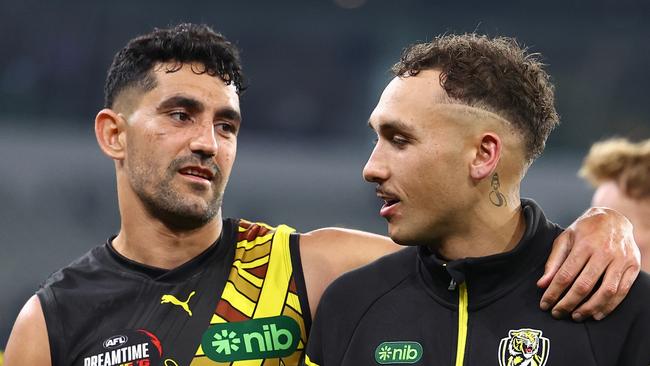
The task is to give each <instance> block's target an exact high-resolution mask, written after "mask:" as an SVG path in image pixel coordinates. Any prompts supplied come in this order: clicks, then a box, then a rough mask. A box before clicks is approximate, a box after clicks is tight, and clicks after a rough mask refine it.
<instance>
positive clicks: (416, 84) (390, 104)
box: [371, 70, 447, 122]
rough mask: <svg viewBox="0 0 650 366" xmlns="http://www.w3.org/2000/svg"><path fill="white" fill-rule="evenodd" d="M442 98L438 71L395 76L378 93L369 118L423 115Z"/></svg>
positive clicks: (444, 94)
mask: <svg viewBox="0 0 650 366" xmlns="http://www.w3.org/2000/svg"><path fill="white" fill-rule="evenodd" d="M446 100H447V94H446V92H445V91H444V89H443V88H442V87H441V86H440V72H439V71H436V70H423V71H421V72H420V73H418V74H417V75H415V76H407V77H395V78H394V79H393V80H391V82H390V83H389V84H388V86H386V89H384V91H383V93H382V94H381V98H380V99H379V103H378V104H377V107H376V108H375V110H374V111H373V113H372V116H371V121H377V122H380V121H381V120H385V119H387V120H395V119H397V115H399V116H401V118H405V117H408V116H413V117H415V116H417V115H422V114H426V113H429V112H433V109H434V108H435V107H436V106H437V105H440V104H441V103H443V102H444V101H446Z"/></svg>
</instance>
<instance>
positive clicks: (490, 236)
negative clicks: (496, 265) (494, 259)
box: [436, 195, 526, 260]
mask: <svg viewBox="0 0 650 366" xmlns="http://www.w3.org/2000/svg"><path fill="white" fill-rule="evenodd" d="M483 201H485V202H483ZM483 201H482V203H481V204H478V205H477V206H476V207H473V208H472V210H471V211H470V212H469V213H468V214H467V215H466V216H464V217H463V220H464V221H463V225H462V226H463V227H464V228H465V229H466V230H464V231H462V230H458V231H456V232H454V233H452V234H450V235H446V236H445V237H443V238H440V240H439V241H438V244H437V245H436V249H437V251H438V253H440V255H441V256H442V257H444V258H446V259H448V260H456V259H462V258H468V257H485V256H489V255H493V254H498V253H504V252H507V251H510V250H512V249H514V248H515V247H516V246H517V243H519V241H520V240H521V238H522V237H523V235H524V231H525V230H526V221H525V219H524V216H523V213H522V211H521V203H520V201H519V196H518V195H517V197H516V199H515V197H508V204H507V205H505V206H501V207H496V206H494V205H493V204H492V203H491V202H490V201H489V200H483Z"/></svg>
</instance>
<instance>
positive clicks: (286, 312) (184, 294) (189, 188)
mask: <svg viewBox="0 0 650 366" xmlns="http://www.w3.org/2000/svg"><path fill="white" fill-rule="evenodd" d="M242 80H243V77H242V73H241V66H240V63H239V57H238V53H237V50H236V49H235V48H234V46H233V45H232V44H230V43H229V42H228V41H226V40H225V39H224V38H223V37H222V36H221V35H219V34H216V33H215V32H213V31H212V30H211V29H210V28H208V27H206V26H196V25H191V24H182V25H179V26H177V27H174V28H171V29H161V30H155V31H154V32H152V33H150V34H146V35H143V36H140V37H138V38H135V39H133V40H132V41H130V42H129V43H128V44H127V46H126V47H125V48H124V49H123V50H121V51H120V52H119V53H118V54H117V55H116V56H115V59H114V61H113V64H112V66H111V68H110V70H109V72H108V77H107V82H106V86H105V94H106V103H105V109H103V110H101V111H100V112H99V113H98V114H97V117H96V119H95V132H96V137H97V141H98V143H99V146H100V148H101V149H102V151H103V152H104V153H105V154H106V155H107V156H108V157H109V158H111V159H112V160H113V161H114V162H115V171H116V177H117V193H118V201H119V209H120V217H121V227H120V231H119V232H118V234H117V235H116V236H114V237H111V238H109V239H108V241H107V242H106V243H105V244H104V245H101V246H99V247H97V248H95V249H93V250H91V251H90V252H89V253H87V254H86V255H84V256H83V257H81V258H80V259H78V260H76V261H75V262H73V263H72V264H71V265H69V266H68V267H66V268H64V269H62V270H60V271H58V272H57V273H55V274H54V275H52V276H51V277H50V278H49V279H48V280H47V281H46V283H45V284H44V286H43V287H42V288H41V289H40V290H39V291H38V292H37V295H36V296H34V297H32V298H31V299H30V300H29V301H28V303H27V304H26V306H25V307H24V309H23V310H22V311H21V314H20V315H19V317H18V319H17V321H16V325H15V327H14V330H13V332H12V336H11V338H10V341H9V345H8V349H7V355H6V362H7V366H13V365H50V364H54V365H83V366H105V365H123V364H128V365H149V364H156V365H158V364H160V365H166V366H170V365H212V364H234V365H243V364H246V365H254V364H255V365H261V364H266V365H268V364H275V365H278V364H283V365H296V364H298V362H299V359H300V357H301V356H302V354H303V350H304V347H305V344H306V341H307V334H308V331H309V328H310V322H311V315H310V314H311V313H312V312H313V309H314V307H315V306H316V305H317V304H318V302H319V299H320V295H321V294H322V292H323V290H324V288H325V287H326V286H327V285H328V284H329V283H330V282H331V281H332V280H333V279H334V278H336V277H337V276H338V275H340V274H341V273H343V272H346V271H348V270H350V269H352V268H356V267H358V266H360V265H362V264H365V263H368V262H370V261H371V260H374V259H376V258H378V257H380V256H382V255H384V254H387V253H390V252H393V251H395V250H397V249H398V246H396V245H395V244H393V243H392V242H391V241H390V240H389V239H388V238H384V237H381V236H377V235H373V234H368V233H363V232H358V231H352V230H344V229H333V228H330V229H322V230H317V231H314V232H310V233H306V234H300V235H298V234H295V233H294V230H293V229H291V228H289V227H287V226H284V225H281V226H278V227H271V226H268V225H266V224H262V223H252V222H249V221H246V220H238V219H224V218H223V217H222V212H221V201H222V197H223V193H224V190H225V187H226V183H227V181H228V177H229V176H230V171H231V168H232V165H233V162H234V159H235V153H236V147H237V133H238V131H239V129H240V126H241V113H240V109H239V93H240V92H241V91H242V89H243V84H242ZM594 232H595V233H596V234H595V235H594V234H593V233H594ZM581 233H582V234H581ZM584 233H589V234H584ZM574 234H575V236H576V237H577V238H576V240H575V241H571V240H569V239H571V238H570V237H568V236H567V237H565V238H564V239H563V240H560V241H558V250H557V251H556V252H555V254H554V255H553V258H552V261H551V262H550V263H551V264H550V265H549V271H548V273H547V276H546V277H544V278H543V279H541V280H540V284H541V285H542V286H547V285H548V284H549V283H550V282H551V281H550V280H551V278H552V277H553V275H554V274H555V273H560V274H561V276H558V277H559V278H556V280H555V282H554V283H552V284H551V285H550V286H549V290H548V292H547V294H546V295H545V297H544V298H543V299H544V301H548V302H549V303H550V304H554V303H555V302H556V300H557V298H558V297H559V294H560V293H562V291H563V290H565V289H567V288H569V287H570V290H569V292H568V293H567V295H566V296H565V297H564V299H563V300H562V301H560V302H559V303H558V304H556V305H555V307H554V311H556V312H558V311H559V312H561V311H562V310H564V311H565V312H566V311H571V310H572V309H573V308H575V306H576V305H577V304H579V303H580V301H581V300H582V299H583V298H584V297H585V296H586V295H587V294H588V293H589V292H590V290H591V287H592V285H593V284H594V283H595V282H596V281H597V280H598V278H600V276H601V274H602V273H603V271H604V270H605V269H606V268H608V269H607V272H606V274H605V284H606V287H605V288H606V289H611V288H613V289H615V291H614V292H613V293H612V294H611V296H607V291H603V290H602V288H601V289H599V290H597V292H596V293H595V295H594V296H593V297H592V298H591V299H590V300H589V301H588V302H586V303H585V304H583V305H581V306H580V307H579V308H578V309H577V310H576V311H577V312H580V313H581V314H585V315H588V314H599V313H603V314H605V313H608V312H609V311H611V309H612V308H613V307H615V306H616V305H617V303H618V302H620V299H621V298H622V297H624V296H625V294H626V292H627V290H628V288H629V286H630V284H631V282H633V280H634V277H635V274H636V273H637V272H638V259H637V258H636V256H635V250H636V247H635V245H634V244H633V242H632V241H630V238H631V229H630V227H629V224H628V223H627V222H626V221H625V219H624V218H622V217H621V216H620V215H617V214H616V213H611V212H610V213H608V214H605V215H601V214H598V213H596V211H591V212H590V213H588V214H587V215H585V217H584V218H583V219H582V220H580V221H578V223H577V224H576V229H575V231H574ZM610 237H615V238H616V239H617V240H615V241H610V239H609V238H610ZM299 241H300V243H299ZM572 245H573V246H574V247H575V248H576V249H575V250H574V251H572V252H571V254H569V256H568V258H569V259H568V261H567V262H566V263H565V264H562V265H561V267H560V264H561V263H562V261H563V259H564V258H565V257H566V256H567V252H568V251H569V249H570V248H571V246H572ZM603 247H606V248H607V247H611V248H612V250H611V251H603V250H600V249H602V248H603ZM585 263H586V270H585V271H582V272H581V274H580V275H579V277H578V283H579V286H571V285H570V284H571V282H572V280H573V279H574V278H575V276H576V275H577V274H578V273H579V272H580V271H581V269H582V267H583V266H584V265H585ZM626 271H628V272H626ZM623 273H626V275H625V276H623V277H622V278H621V275H622V274H623ZM546 307H550V305H548V306H546ZM540 314H543V313H542V312H541V311H540ZM35 345H38V347H35ZM265 360H266V361H265ZM240 361H244V362H243V363H241V362H240Z"/></svg>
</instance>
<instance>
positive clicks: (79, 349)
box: [37, 219, 310, 366]
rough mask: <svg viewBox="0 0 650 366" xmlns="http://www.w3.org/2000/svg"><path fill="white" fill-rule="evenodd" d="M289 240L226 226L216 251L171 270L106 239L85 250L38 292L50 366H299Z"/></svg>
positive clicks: (298, 271) (304, 323)
mask: <svg viewBox="0 0 650 366" xmlns="http://www.w3.org/2000/svg"><path fill="white" fill-rule="evenodd" d="M292 232H293V229H291V228H289V227H287V226H284V225H282V226H280V227H277V228H274V227H270V226H268V225H265V224H261V223H251V222H248V221H245V220H233V219H228V220H224V225H223V230H222V234H221V238H220V239H219V240H218V241H217V242H216V243H214V244H213V245H212V246H211V247H210V248H208V249H207V250H206V251H204V252H203V253H202V254H200V255H198V256H197V257H195V258H194V259H192V260H191V261H189V262H187V263H185V264H183V265H181V266H180V267H178V268H175V269H172V270H163V269H159V268H153V267H148V266H145V265H143V264H140V263H136V262H133V261H131V260H129V259H127V258H125V257H123V256H121V255H120V254H119V253H117V252H116V251H115V250H114V249H113V247H112V246H111V244H110V240H109V241H108V242H107V243H106V244H104V245H102V246H99V247H96V248H94V249H92V250H91V251H90V252H88V253H86V254H85V255H84V256H82V257H81V258H79V259H78V260H76V261H75V262H73V263H72V264H70V265H69V266H67V267H65V268H63V269H61V270H59V271H58V272H56V273H54V274H53V275H52V276H50V278H49V279H48V280H47V281H46V282H45V284H44V285H43V286H42V287H41V289H40V290H39V291H38V292H37V295H38V298H39V300H40V303H41V306H42V308H43V313H44V315H45V322H46V325H47V331H48V338H49V342H50V353H51V358H52V365H53V366H67V365H74V366H113V365H120V366H121V365H124V366H127V365H128V366H148V365H165V366H185V365H237V364H241V362H242V361H241V360H245V361H243V362H245V363H246V365H264V364H269V362H270V363H272V364H275V365H278V364H287V365H290V364H294V365H295V364H297V363H298V360H299V358H300V357H301V356H302V353H303V350H304V345H305V342H306V336H307V333H308V331H309V324H310V314H309V310H308V309H309V306H308V304H307V296H306V291H305V285H304V279H303V277H302V266H301V264H300V256H299V252H298V235H296V234H292ZM255 327H258V328H259V329H256V328H255ZM283 327H284V328H283ZM224 331H225V332H226V333H225V338H224V337H222V335H223V334H224V333H223V332H224ZM258 333H259V334H258ZM266 340H269V342H265V341H266Z"/></svg>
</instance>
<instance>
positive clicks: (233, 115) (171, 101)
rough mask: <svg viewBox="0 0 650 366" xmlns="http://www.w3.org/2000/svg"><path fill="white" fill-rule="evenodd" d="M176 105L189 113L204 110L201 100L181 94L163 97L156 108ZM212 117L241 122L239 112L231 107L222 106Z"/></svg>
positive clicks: (174, 106) (162, 108)
mask: <svg viewBox="0 0 650 366" xmlns="http://www.w3.org/2000/svg"><path fill="white" fill-rule="evenodd" d="M178 107H182V108H185V109H186V110H187V111H188V112H191V113H201V112H203V111H204V110H205V105H204V104H203V103H202V102H200V101H198V100H196V99H194V98H191V97H186V96H182V95H176V96H173V97H170V98H167V99H165V100H164V101H162V103H160V104H159V105H158V108H157V110H159V111H162V110H167V109H173V108H178ZM214 119H228V120H232V121H236V122H241V114H240V113H239V111H237V110H235V109H233V108H229V107H224V108H221V109H219V110H217V111H216V112H215V113H214Z"/></svg>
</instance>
